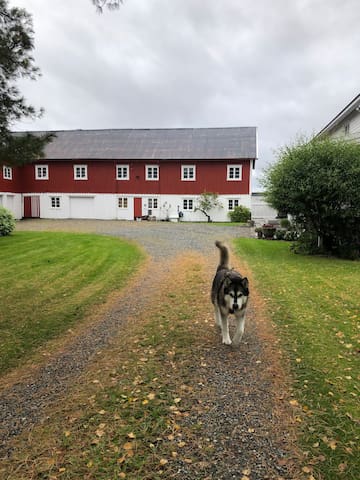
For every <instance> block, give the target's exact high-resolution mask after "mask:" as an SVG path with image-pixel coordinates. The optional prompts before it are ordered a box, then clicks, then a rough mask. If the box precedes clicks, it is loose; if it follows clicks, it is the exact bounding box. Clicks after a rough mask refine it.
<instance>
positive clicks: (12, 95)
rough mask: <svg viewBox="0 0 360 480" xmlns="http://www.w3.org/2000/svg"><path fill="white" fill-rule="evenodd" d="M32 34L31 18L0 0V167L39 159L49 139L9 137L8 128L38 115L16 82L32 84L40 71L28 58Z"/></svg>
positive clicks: (38, 136)
mask: <svg viewBox="0 0 360 480" xmlns="http://www.w3.org/2000/svg"><path fill="white" fill-rule="evenodd" d="M33 49H34V31H33V25H32V19H31V16H30V15H29V14H28V13H27V12H26V10H24V9H20V8H16V7H14V8H10V7H9V6H8V1H7V0H0V164H2V165H21V164H24V163H28V162H31V161H34V160H36V159H38V158H39V157H42V156H43V149H44V147H45V145H46V144H47V143H48V142H49V141H50V140H51V138H52V137H53V135H51V134H46V135H31V134H13V133H12V132H11V130H10V129H11V126H12V125H13V124H14V123H15V122H16V121H18V120H20V119H22V118H36V117H38V116H40V115H41V114H42V110H41V109H40V110H39V111H37V110H36V109H35V108H34V107H33V106H31V105H28V104H27V103H26V100H25V99H24V97H23V96H22V95H21V93H20V91H19V89H18V87H17V86H16V81H17V80H18V79H19V78H29V79H31V80H35V79H37V78H38V77H39V75H40V71H39V69H38V68H37V67H36V66H35V65H34V59H33V57H32V55H31V53H32V50H33Z"/></svg>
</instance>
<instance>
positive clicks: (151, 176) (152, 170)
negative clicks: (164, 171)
mask: <svg viewBox="0 0 360 480" xmlns="http://www.w3.org/2000/svg"><path fill="white" fill-rule="evenodd" d="M145 168H146V180H159V167H158V166H156V167H153V166H150V165H146V167H145Z"/></svg>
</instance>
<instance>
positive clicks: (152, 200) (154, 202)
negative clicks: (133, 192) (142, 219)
mask: <svg viewBox="0 0 360 480" xmlns="http://www.w3.org/2000/svg"><path fill="white" fill-rule="evenodd" d="M148 208H158V199H157V198H148Z"/></svg>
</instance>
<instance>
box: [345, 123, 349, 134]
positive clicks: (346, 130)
mask: <svg viewBox="0 0 360 480" xmlns="http://www.w3.org/2000/svg"><path fill="white" fill-rule="evenodd" d="M344 134H345V135H349V134H350V123H345V125H344Z"/></svg>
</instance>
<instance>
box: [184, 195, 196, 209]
mask: <svg viewBox="0 0 360 480" xmlns="http://www.w3.org/2000/svg"><path fill="white" fill-rule="evenodd" d="M183 210H194V200H193V199H192V198H184V200H183Z"/></svg>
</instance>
